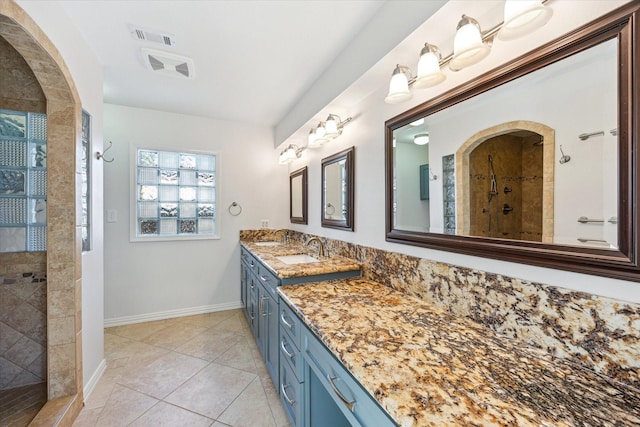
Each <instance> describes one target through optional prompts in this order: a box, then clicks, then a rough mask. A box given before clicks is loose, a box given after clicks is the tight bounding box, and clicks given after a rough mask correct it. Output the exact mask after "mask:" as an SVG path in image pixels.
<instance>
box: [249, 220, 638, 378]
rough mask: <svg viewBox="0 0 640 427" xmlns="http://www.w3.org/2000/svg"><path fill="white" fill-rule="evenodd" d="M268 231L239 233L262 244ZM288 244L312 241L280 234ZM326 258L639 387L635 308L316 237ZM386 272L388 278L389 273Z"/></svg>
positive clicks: (289, 233) (300, 235) (290, 233)
mask: <svg viewBox="0 0 640 427" xmlns="http://www.w3.org/2000/svg"><path fill="white" fill-rule="evenodd" d="M273 232H274V230H251V231H242V232H241V233H240V238H241V239H246V240H267V237H269V236H272V235H273V234H269V233H273ZM286 234H287V237H288V239H289V241H290V242H293V243H300V242H302V241H304V240H306V239H308V238H309V237H312V235H308V234H304V233H299V232H296V231H292V230H288V231H287V232H286ZM321 239H322V240H323V241H324V242H325V248H326V249H327V250H328V251H329V252H328V253H329V254H330V255H340V256H344V257H348V258H352V259H355V260H356V261H359V262H360V263H362V265H363V275H364V277H365V278H366V279H368V280H373V281H376V282H378V283H381V284H383V285H385V286H389V287H391V288H394V289H397V290H399V291H402V292H404V293H406V294H410V295H413V296H417V297H419V298H421V299H423V300H425V301H427V302H429V303H430V304H433V305H434V306H436V307H439V308H441V309H444V310H446V311H448V312H450V313H453V314H455V315H457V316H464V317H468V318H470V319H473V320H474V321H476V322H477V323H479V324H481V325H483V326H485V327H487V328H489V329H491V330H493V331H495V332H497V333H499V334H501V335H504V336H507V337H510V338H514V339H517V340H519V341H522V342H524V343H526V344H528V345H531V346H534V347H537V348H540V349H543V350H545V351H547V352H548V353H549V354H552V355H554V356H556V357H560V358H563V359H568V360H571V361H573V362H575V363H577V364H579V365H581V366H583V367H585V368H587V369H590V370H592V371H595V372H598V373H601V374H603V375H606V376H608V377H611V378H615V379H617V380H619V381H621V382H624V383H627V384H629V385H632V386H634V387H640V304H632V303H625V302H621V301H616V300H613V299H610V298H605V297H601V296H597V295H592V294H588V293H585V292H577V291H570V290H568V289H564V288H559V287H555V286H549V285H544V284H541V283H535V282H531V281H528V280H522V279H517V278H512V277H507V276H503V275H499V274H493V273H487V272H484V271H479V270H473V269H470V268H465V267H459V266H455V265H451V264H445V263H440V262H435V261H431V260H427V259H423V258H418V257H412V256H408V255H403V254H399V253H395V252H389V251H384V250H381V249H375V248H369V247H365V246H360V245H356V244H353V243H348V242H343V241H340V240H334V239H327V238H324V237H321ZM391 272H392V273H391Z"/></svg>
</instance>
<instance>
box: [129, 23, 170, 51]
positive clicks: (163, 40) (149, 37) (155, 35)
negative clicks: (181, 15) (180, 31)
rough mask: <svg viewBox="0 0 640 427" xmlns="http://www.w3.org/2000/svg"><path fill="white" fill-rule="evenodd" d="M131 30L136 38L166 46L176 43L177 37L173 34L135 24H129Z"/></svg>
mask: <svg viewBox="0 0 640 427" xmlns="http://www.w3.org/2000/svg"><path fill="white" fill-rule="evenodd" d="M129 31H130V32H131V36H132V37H133V38H134V39H136V40H140V41H145V42H151V43H158V44H161V45H164V46H174V45H175V44H176V37H175V36H174V35H173V34H169V33H163V32H161V31H153V30H148V29H146V28H141V27H138V26H135V25H129Z"/></svg>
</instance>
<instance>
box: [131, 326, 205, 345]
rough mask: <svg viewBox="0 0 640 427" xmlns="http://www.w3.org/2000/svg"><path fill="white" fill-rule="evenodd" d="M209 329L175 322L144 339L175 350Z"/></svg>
mask: <svg viewBox="0 0 640 427" xmlns="http://www.w3.org/2000/svg"><path fill="white" fill-rule="evenodd" d="M207 329H208V328H206V327H203V326H194V325H193V324H191V323H183V322H175V323H171V324H168V326H166V327H165V328H162V329H160V330H158V331H156V332H154V333H153V334H152V335H149V336H148V337H146V338H145V339H143V340H142V341H143V342H144V343H147V344H150V345H154V346H158V347H164V348H167V349H170V350H173V349H175V348H176V347H179V346H181V345H182V344H184V343H186V342H187V341H189V340H190V339H192V338H194V337H195V336H197V335H199V334H201V333H203V332H204V331H206V330H207Z"/></svg>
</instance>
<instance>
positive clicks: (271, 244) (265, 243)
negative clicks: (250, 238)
mask: <svg viewBox="0 0 640 427" xmlns="http://www.w3.org/2000/svg"><path fill="white" fill-rule="evenodd" d="M281 244H282V243H280V242H255V245H256V246H280V245H281Z"/></svg>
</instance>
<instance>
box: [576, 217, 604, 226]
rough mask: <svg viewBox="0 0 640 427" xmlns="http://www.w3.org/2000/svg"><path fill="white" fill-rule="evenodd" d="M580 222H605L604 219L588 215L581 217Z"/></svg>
mask: <svg viewBox="0 0 640 427" xmlns="http://www.w3.org/2000/svg"><path fill="white" fill-rule="evenodd" d="M578 222H580V223H582V224H586V223H588V222H604V219H591V218H587V217H586V216H581V217H580V218H578Z"/></svg>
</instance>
